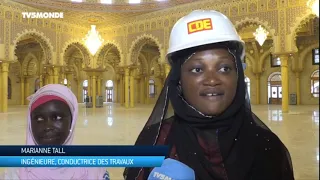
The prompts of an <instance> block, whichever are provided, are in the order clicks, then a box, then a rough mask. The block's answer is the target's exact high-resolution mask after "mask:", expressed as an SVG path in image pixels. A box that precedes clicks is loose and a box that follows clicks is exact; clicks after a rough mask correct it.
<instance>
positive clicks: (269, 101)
mask: <svg viewBox="0 0 320 180" xmlns="http://www.w3.org/2000/svg"><path fill="white" fill-rule="evenodd" d="M197 9H202V10H216V11H219V12H222V13H224V14H225V15H226V16H228V17H229V18H230V19H231V21H232V22H233V23H234V26H235V28H236V30H237V31H238V33H239V35H240V37H241V38H242V40H243V41H244V42H245V48H246V56H245V59H244V63H245V64H246V70H245V76H246V83H247V87H248V93H249V96H250V101H251V104H252V108H253V111H254V112H255V113H256V114H257V115H258V116H259V117H260V118H261V119H262V120H263V121H264V122H265V123H266V124H267V125H268V127H270V128H271V130H273V131H274V132H275V133H276V134H277V135H278V136H279V137H280V139H281V140H282V141H283V142H284V144H285V145H286V146H287V147H288V149H289V151H290V153H291V156H292V161H293V166H294V170H295V177H296V179H297V180H315V179H319V0H239V1H234V0H196V1H192V0H141V1H139V0H2V1H0V124H1V126H0V143H1V144H2V145H7V144H10V145H14V144H24V143H25V130H26V124H27V122H26V114H27V107H28V106H27V105H28V103H29V102H28V100H27V97H28V96H30V95H32V94H33V93H34V92H35V91H37V90H38V89H39V88H40V87H42V86H44V85H46V84H62V85H65V86H67V87H68V88H70V89H71V90H72V91H73V93H74V94H75V95H76V97H77V99H78V103H79V107H80V112H79V120H78V124H77V126H76V136H75V141H76V144H82V145H86V144H90V145H92V144H96V145H121V144H123V145H127V144H128V145H129V144H133V143H134V142H135V140H136V137H137V136H138V134H139V132H140V130H141V129H142V127H143V126H144V124H145V122H146V121H147V119H148V116H149V115H150V113H151V111H152V107H153V105H154V104H155V102H156V100H157V97H158V96H159V93H160V92H161V89H162V86H163V84H164V81H165V79H166V76H167V75H168V73H169V71H170V66H169V64H168V63H167V61H166V52H167V49H168V44H169V35H170V31H171V29H172V27H173V25H174V24H175V23H176V22H177V20H178V19H180V18H181V17H183V16H185V15H187V14H188V13H190V12H191V11H193V10H197ZM24 12H62V13H63V18H27V17H25V16H23V13H24ZM91 97H93V98H91ZM86 101H89V102H90V103H86ZM108 170H109V171H110V175H111V179H112V180H113V179H115V180H118V179H123V178H122V168H108ZM0 172H1V170H0Z"/></svg>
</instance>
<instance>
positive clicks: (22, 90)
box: [20, 76, 25, 105]
mask: <svg viewBox="0 0 320 180" xmlns="http://www.w3.org/2000/svg"><path fill="white" fill-rule="evenodd" d="M24 81H25V79H24V77H23V76H21V77H20V94H21V100H20V102H21V105H24V101H25V94H24V93H25V92H24V91H25V89H24Z"/></svg>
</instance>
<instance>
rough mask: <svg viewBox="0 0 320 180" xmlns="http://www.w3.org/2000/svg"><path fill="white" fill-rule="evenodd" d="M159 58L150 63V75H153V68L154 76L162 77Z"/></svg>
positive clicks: (156, 57)
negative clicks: (152, 69) (152, 70)
mask: <svg viewBox="0 0 320 180" xmlns="http://www.w3.org/2000/svg"><path fill="white" fill-rule="evenodd" d="M158 59H159V56H155V57H154V58H152V59H151V61H150V68H149V71H148V72H149V74H150V73H151V68H154V76H160V75H161V66H160V64H159V61H158Z"/></svg>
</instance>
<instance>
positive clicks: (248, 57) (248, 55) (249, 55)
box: [245, 53, 254, 66]
mask: <svg viewBox="0 0 320 180" xmlns="http://www.w3.org/2000/svg"><path fill="white" fill-rule="evenodd" d="M245 56H246V61H247V62H246V64H248V65H249V64H250V65H251V66H254V65H253V62H254V61H253V60H254V58H253V57H252V56H251V54H250V53H246V55H245Z"/></svg>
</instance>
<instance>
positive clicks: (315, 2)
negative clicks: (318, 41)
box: [307, 0, 319, 17]
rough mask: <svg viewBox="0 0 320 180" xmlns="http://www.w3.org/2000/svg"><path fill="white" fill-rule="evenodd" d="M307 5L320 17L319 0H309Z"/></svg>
mask: <svg viewBox="0 0 320 180" xmlns="http://www.w3.org/2000/svg"><path fill="white" fill-rule="evenodd" d="M307 6H308V7H309V8H311V10H312V13H314V14H315V15H317V17H319V0H309V1H308V2H307Z"/></svg>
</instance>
